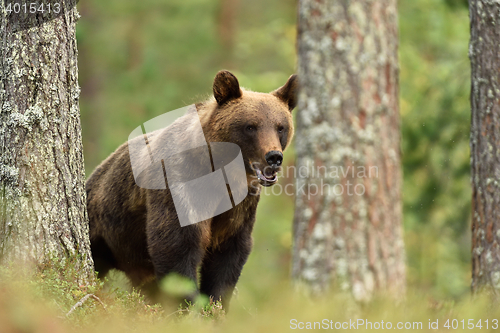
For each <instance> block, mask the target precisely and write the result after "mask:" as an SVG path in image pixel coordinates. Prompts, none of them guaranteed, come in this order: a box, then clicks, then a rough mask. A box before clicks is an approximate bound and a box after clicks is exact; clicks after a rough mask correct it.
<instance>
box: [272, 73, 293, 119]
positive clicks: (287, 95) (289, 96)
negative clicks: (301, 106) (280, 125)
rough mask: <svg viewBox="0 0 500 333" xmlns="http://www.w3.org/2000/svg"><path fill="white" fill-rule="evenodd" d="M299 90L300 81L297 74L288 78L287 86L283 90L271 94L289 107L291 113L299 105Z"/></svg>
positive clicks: (279, 89)
mask: <svg viewBox="0 0 500 333" xmlns="http://www.w3.org/2000/svg"><path fill="white" fill-rule="evenodd" d="M298 90H299V80H298V78H297V75H296V74H293V75H292V76H290V77H289V78H288V81H286V83H285V85H284V86H283V87H281V88H278V89H276V90H275V91H273V92H271V94H273V95H274V96H276V97H278V98H279V99H281V100H282V101H283V102H285V104H287V105H288V108H289V109H290V111H292V110H293V109H294V108H295V106H296V105H297V94H298Z"/></svg>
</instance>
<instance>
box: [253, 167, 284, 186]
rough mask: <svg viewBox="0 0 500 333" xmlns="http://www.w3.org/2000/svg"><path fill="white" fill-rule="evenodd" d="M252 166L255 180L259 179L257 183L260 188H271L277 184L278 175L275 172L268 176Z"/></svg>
mask: <svg viewBox="0 0 500 333" xmlns="http://www.w3.org/2000/svg"><path fill="white" fill-rule="evenodd" d="M252 166H253V169H254V170H255V174H256V175H257V178H258V179H259V183H260V184H261V185H262V186H271V185H274V184H276V183H277V182H278V175H277V174H276V171H273V172H272V174H270V175H268V174H266V172H262V171H261V170H260V169H259V168H258V167H257V166H256V165H255V164H254V165H252ZM265 171H266V170H265Z"/></svg>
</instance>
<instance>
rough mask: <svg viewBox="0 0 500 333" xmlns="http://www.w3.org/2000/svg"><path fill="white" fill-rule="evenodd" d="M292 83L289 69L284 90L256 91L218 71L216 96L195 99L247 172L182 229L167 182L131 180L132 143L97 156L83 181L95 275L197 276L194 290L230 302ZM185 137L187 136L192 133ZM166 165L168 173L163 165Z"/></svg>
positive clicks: (286, 133) (293, 93)
mask: <svg viewBox="0 0 500 333" xmlns="http://www.w3.org/2000/svg"><path fill="white" fill-rule="evenodd" d="M297 81H298V80H297V77H296V75H292V76H291V77H290V78H289V79H288V81H287V82H286V83H285V85H283V86H282V87H281V88H279V89H277V90H275V91H273V92H271V93H259V92H253V91H249V90H245V89H242V88H240V85H239V83H238V80H237V79H236V77H235V76H234V75H233V74H232V73H230V72H229V71H220V72H218V73H217V75H216V76H215V80H214V83H213V95H214V97H213V98H211V99H209V100H207V101H205V102H203V103H199V104H196V111H197V113H198V116H199V121H200V123H201V127H202V129H203V133H204V135H205V138H206V141H207V142H215V143H217V142H229V143H233V144H236V145H237V146H239V148H240V149H241V155H242V158H243V163H244V170H245V173H246V182H247V183H246V184H247V185H246V186H248V195H246V197H244V199H242V200H241V202H240V203H239V204H237V205H235V206H234V207H233V208H232V209H229V210H227V211H225V212H223V213H221V214H219V215H217V216H215V217H212V218H208V219H205V220H203V221H201V222H199V223H195V224H190V225H187V226H183V227H182V226H181V225H180V223H179V219H178V216H177V213H176V209H175V207H174V202H173V199H172V194H171V191H170V190H169V188H168V184H167V187H166V189H147V188H143V187H140V186H138V185H137V184H136V179H135V178H134V173H133V170H132V166H131V159H130V153H129V145H130V141H129V142H127V143H124V144H123V145H122V146H120V147H119V148H118V149H117V150H116V151H115V152H114V153H113V154H111V155H110V156H109V157H108V158H107V159H106V160H105V161H104V162H102V163H101V164H100V165H99V166H98V167H97V168H96V169H95V171H94V172H93V173H92V175H91V176H90V177H89V179H88V180H87V183H86V191H87V208H88V214H89V221H90V241H91V249H92V256H93V259H94V263H95V269H96V271H97V272H98V276H99V277H103V276H105V275H106V273H107V272H108V271H109V270H110V269H113V268H115V269H118V270H121V271H123V272H125V274H126V275H127V276H128V277H129V278H130V280H131V282H132V284H133V285H134V286H138V287H140V286H145V285H147V284H149V285H156V281H160V280H161V279H162V278H163V277H165V276H166V275H167V274H169V273H176V274H179V275H181V276H184V277H187V278H189V279H191V280H192V281H193V282H194V283H195V284H196V283H197V277H198V274H199V276H200V277H199V285H198V284H197V288H198V292H201V293H203V294H205V295H207V296H210V297H211V298H212V299H214V300H219V299H221V300H222V304H223V306H224V307H227V305H228V303H229V301H230V298H231V295H232V293H233V289H234V287H235V285H236V282H237V281H238V278H239V276H240V273H241V270H242V268H243V265H244V264H245V262H246V260H247V258H248V255H249V254H250V251H251V247H252V237H251V233H252V229H253V225H254V222H255V213H256V209H257V203H258V201H259V193H260V189H261V188H260V186H262V185H263V186H271V185H273V184H275V183H276V181H277V176H276V174H277V172H278V171H279V170H280V168H281V163H282V161H283V154H282V152H283V151H284V150H285V148H286V147H287V146H288V144H289V143H290V141H291V139H292V135H293V122H292V114H291V111H292V110H293V109H294V107H295V105H296V102H297V89H298V82H297ZM176 126H177V127H176ZM180 126H182V119H180V121H176V122H174V123H173V124H172V125H170V126H169V127H167V128H166V129H165V131H164V132H165V133H166V132H168V131H167V130H170V132H175V131H176V130H179V128H180ZM176 128H177V129H176ZM184 130H185V129H184ZM164 132H162V130H159V131H157V132H156V134H155V136H153V137H152V138H151V139H150V140H156V142H161V141H160V140H161V138H162V136H165V135H167V134H163V133H164ZM182 137H185V138H186V139H185V140H187V137H189V133H188V134H187V135H183V136H182ZM165 142H166V141H165ZM150 144H151V142H150ZM165 165H167V166H165ZM163 167H164V169H163V171H165V167H167V168H168V163H166V164H164V165H163ZM190 167H191V166H186V172H188V173H189V172H190V171H189V170H191V169H193V168H191V169H190ZM245 173H244V175H245ZM228 190H229V187H228ZM229 192H230V190H229ZM233 203H234V202H233ZM198 268H199V270H198Z"/></svg>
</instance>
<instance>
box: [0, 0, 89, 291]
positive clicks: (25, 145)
mask: <svg viewBox="0 0 500 333" xmlns="http://www.w3.org/2000/svg"><path fill="white" fill-rule="evenodd" d="M6 3H7V2H6V1H1V2H0V15H1V16H0V31H1V38H0V39H1V41H0V43H1V44H0V61H1V65H0V76H1V77H0V81H1V86H0V103H1V105H0V107H1V109H0V263H1V264H2V265H4V266H5V265H13V264H14V265H15V267H19V266H23V265H21V264H24V266H26V267H33V266H34V265H35V266H36V265H37V264H42V263H44V262H45V261H47V260H50V259H52V258H60V259H63V260H65V259H66V258H68V257H74V256H75V255H79V256H76V257H78V258H77V259H75V260H77V263H79V264H81V267H82V274H81V281H82V282H84V281H91V280H92V278H93V276H94V275H93V262H92V258H91V255H90V242H89V237H88V220H87V210H86V195H85V187H84V181H85V176H84V165H83V152H82V138H81V127H80V112H79V108H78V98H79V95H80V88H79V86H78V68H77V48H76V38H75V23H76V20H77V19H78V17H79V14H78V12H77V10H76V8H72V7H71V6H68V7H67V8H68V9H67V10H66V11H65V13H64V14H63V15H61V16H59V17H56V18H54V19H53V20H49V21H47V22H44V23H43V24H41V25H40V24H37V23H36V20H37V17H35V15H32V16H31V17H30V18H29V19H31V20H34V23H33V24H31V23H30V22H28V25H30V24H31V25H30V26H31V27H26V26H22V27H21V28H20V27H19V25H16V22H14V21H13V20H12V19H11V18H12V17H9V16H8V13H7V11H6V7H5V6H6ZM25 23H26V22H25Z"/></svg>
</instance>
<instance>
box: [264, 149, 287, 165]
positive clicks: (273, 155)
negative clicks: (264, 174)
mask: <svg viewBox="0 0 500 333" xmlns="http://www.w3.org/2000/svg"><path fill="white" fill-rule="evenodd" d="M265 158H266V161H267V164H269V165H270V166H273V167H277V166H280V165H281V162H283V154H282V153H281V152H280V151H277V150H271V151H270V152H268V153H267V154H266V156H265Z"/></svg>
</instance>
